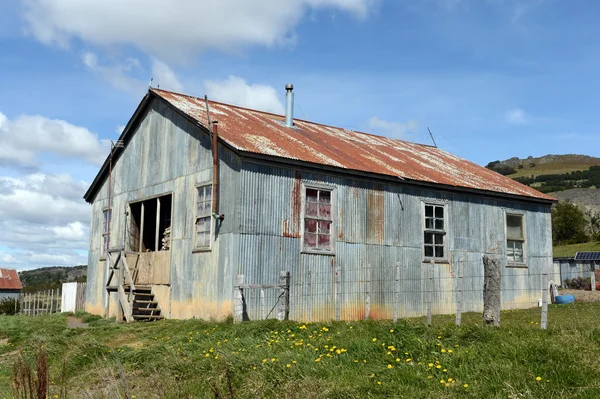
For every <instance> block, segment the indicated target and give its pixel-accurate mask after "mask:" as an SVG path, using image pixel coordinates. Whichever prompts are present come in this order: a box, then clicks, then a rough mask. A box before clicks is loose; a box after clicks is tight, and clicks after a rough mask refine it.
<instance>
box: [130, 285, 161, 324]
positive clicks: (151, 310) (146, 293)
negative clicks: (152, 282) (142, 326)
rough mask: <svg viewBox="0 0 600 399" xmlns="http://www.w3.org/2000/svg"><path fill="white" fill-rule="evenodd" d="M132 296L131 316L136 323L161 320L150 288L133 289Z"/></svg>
mask: <svg viewBox="0 0 600 399" xmlns="http://www.w3.org/2000/svg"><path fill="white" fill-rule="evenodd" d="M131 295H133V302H132V303H133V306H132V308H131V310H132V316H133V319H134V320H137V321H154V320H160V319H163V316H162V314H161V312H160V307H159V306H158V302H157V301H156V300H155V299H154V294H153V293H152V288H151V287H150V286H139V285H137V286H136V287H135V290H133V291H132V294H131Z"/></svg>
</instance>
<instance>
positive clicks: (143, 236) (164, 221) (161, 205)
mask: <svg viewBox="0 0 600 399" xmlns="http://www.w3.org/2000/svg"><path fill="white" fill-rule="evenodd" d="M172 203H173V199H172V195H171V194H168V195H163V196H161V197H157V198H150V199H147V200H143V201H138V202H132V203H130V204H129V210H130V215H131V218H130V220H131V225H130V229H129V247H130V248H131V251H133V252H154V251H168V250H169V249H170V248H171V207H172Z"/></svg>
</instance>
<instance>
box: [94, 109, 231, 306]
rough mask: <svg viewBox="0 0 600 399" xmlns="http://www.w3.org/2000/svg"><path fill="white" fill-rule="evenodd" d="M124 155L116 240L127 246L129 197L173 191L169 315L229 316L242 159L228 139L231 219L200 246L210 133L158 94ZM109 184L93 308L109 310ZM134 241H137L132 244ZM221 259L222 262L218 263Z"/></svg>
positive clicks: (224, 190)
mask: <svg viewBox="0 0 600 399" xmlns="http://www.w3.org/2000/svg"><path fill="white" fill-rule="evenodd" d="M136 129H137V131H136V133H135V134H134V135H133V137H132V139H131V141H130V142H129V143H128V144H127V148H126V149H125V151H124V152H123V153H122V156H121V157H120V158H119V159H118V160H117V161H116V162H115V163H114V166H113V181H114V184H113V187H112V190H113V195H112V201H113V205H112V208H113V218H112V224H111V243H110V246H111V248H123V232H124V222H125V217H124V212H125V210H126V209H127V207H128V203H129V202H132V201H136V200H141V199H145V198H148V197H152V196H159V195H163V194H172V221H171V229H172V230H171V250H170V270H171V271H170V285H171V293H170V303H169V304H161V306H163V307H164V308H165V309H168V314H166V316H167V317H173V318H190V317H204V318H209V317H216V318H218V317H224V316H225V315H227V314H229V313H230V312H231V295H232V294H231V293H232V285H233V277H232V276H233V272H232V271H231V264H232V263H231V257H230V256H224V254H228V253H230V248H231V247H232V246H233V244H232V242H233V237H232V232H233V230H234V226H235V225H236V221H235V220H236V212H235V197H234V196H232V195H231V194H230V193H235V192H237V191H238V188H239V187H238V176H239V173H238V170H239V159H238V158H237V156H235V155H234V154H233V153H232V152H231V151H229V150H227V149H225V148H223V147H220V148H219V156H220V160H221V161H220V182H221V185H220V190H219V191H220V209H219V212H220V213H223V214H225V221H224V222H223V223H222V225H221V226H220V228H219V229H218V234H217V235H216V237H217V238H216V240H215V242H214V243H213V248H212V250H211V251H208V252H194V251H193V246H194V234H195V232H194V230H195V219H194V218H195V206H196V204H195V201H196V185H198V184H201V183H211V181H212V156H211V151H210V138H209V137H208V135H207V134H205V133H204V132H202V131H201V130H200V128H199V127H198V126H197V125H196V124H195V123H192V122H190V121H188V120H187V119H186V118H184V117H182V116H181V115H180V114H178V113H176V112H175V111H174V110H173V109H172V108H171V107H169V106H167V105H165V104H164V103H162V102H160V101H159V100H155V101H154V102H153V103H152V104H151V105H150V107H149V110H148V112H147V114H146V115H145V116H144V118H143V120H142V122H141V123H140V125H139V126H137V127H136ZM107 188H108V187H107V184H106V182H105V183H104V185H103V186H102V188H101V190H100V191H99V193H98V195H97V196H96V198H95V200H94V203H93V207H92V220H91V224H90V251H89V260H88V290H87V301H86V309H87V310H88V311H90V312H93V313H97V314H101V313H102V311H103V306H104V301H105V300H106V291H105V289H104V286H105V284H106V267H105V265H104V262H103V261H100V254H101V246H102V210H103V209H105V208H106V207H107V206H108V200H107V195H108V192H107ZM127 249H129V248H127ZM219 261H221V267H217V265H218V263H219Z"/></svg>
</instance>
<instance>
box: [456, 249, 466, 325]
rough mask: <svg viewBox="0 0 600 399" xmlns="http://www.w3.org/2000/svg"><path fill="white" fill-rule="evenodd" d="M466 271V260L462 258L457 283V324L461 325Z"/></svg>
mask: <svg viewBox="0 0 600 399" xmlns="http://www.w3.org/2000/svg"><path fill="white" fill-rule="evenodd" d="M464 273H465V260H464V258H460V261H459V263H458V282H457V283H456V325H457V326H460V323H461V319H462V309H463V277H464Z"/></svg>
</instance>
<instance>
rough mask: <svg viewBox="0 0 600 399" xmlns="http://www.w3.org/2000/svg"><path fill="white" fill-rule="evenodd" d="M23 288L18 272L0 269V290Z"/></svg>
mask: <svg viewBox="0 0 600 399" xmlns="http://www.w3.org/2000/svg"><path fill="white" fill-rule="evenodd" d="M22 288H23V285H22V284H21V279H19V274H18V273H17V271H16V270H14V269H0V290H20V289H22Z"/></svg>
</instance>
